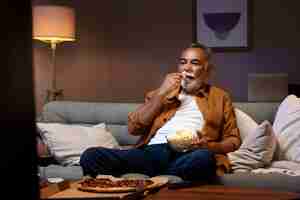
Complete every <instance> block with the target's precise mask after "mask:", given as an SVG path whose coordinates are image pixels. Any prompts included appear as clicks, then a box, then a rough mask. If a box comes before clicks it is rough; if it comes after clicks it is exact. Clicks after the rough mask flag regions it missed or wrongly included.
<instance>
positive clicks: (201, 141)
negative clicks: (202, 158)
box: [191, 136, 208, 149]
mask: <svg viewBox="0 0 300 200" xmlns="http://www.w3.org/2000/svg"><path fill="white" fill-rule="evenodd" d="M191 147H192V148H193V149H197V148H201V149H205V148H207V147H208V141H207V139H206V138H205V137H201V138H199V136H194V137H193V139H192V143H191Z"/></svg>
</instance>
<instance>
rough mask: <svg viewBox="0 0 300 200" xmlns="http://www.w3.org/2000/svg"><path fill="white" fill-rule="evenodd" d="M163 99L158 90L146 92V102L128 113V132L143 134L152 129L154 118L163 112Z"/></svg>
mask: <svg viewBox="0 0 300 200" xmlns="http://www.w3.org/2000/svg"><path fill="white" fill-rule="evenodd" d="M162 106H163V104H162V99H161V98H160V97H159V96H158V95H156V91H155V90H154V91H151V92H149V93H147V94H146V96H145V102H144V104H142V105H140V106H139V107H138V108H137V109H136V110H135V111H134V112H130V113H129V114H128V132H129V133H130V134H132V135H143V134H146V133H148V132H149V131H150V128H151V127H152V124H153V121H154V119H155V118H156V117H157V116H158V115H159V114H160V113H161V109H162Z"/></svg>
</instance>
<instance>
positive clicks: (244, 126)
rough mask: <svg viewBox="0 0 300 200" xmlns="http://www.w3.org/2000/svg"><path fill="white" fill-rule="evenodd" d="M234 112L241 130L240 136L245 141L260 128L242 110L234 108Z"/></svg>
mask: <svg viewBox="0 0 300 200" xmlns="http://www.w3.org/2000/svg"><path fill="white" fill-rule="evenodd" d="M234 112H235V116H236V123H237V126H238V128H239V130H240V136H241V139H242V141H243V140H244V138H245V137H246V136H247V135H248V134H249V133H252V132H253V131H254V130H255V129H256V128H257V127H258V124H257V123H256V121H254V120H253V119H252V118H251V117H250V116H249V115H248V114H246V113H245V112H243V111H242V110H240V109H238V108H234Z"/></svg>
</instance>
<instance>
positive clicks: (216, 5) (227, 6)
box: [193, 0, 251, 51]
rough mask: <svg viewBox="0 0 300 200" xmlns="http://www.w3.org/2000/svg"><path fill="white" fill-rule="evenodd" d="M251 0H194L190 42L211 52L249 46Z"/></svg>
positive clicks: (247, 47)
mask: <svg viewBox="0 0 300 200" xmlns="http://www.w3.org/2000/svg"><path fill="white" fill-rule="evenodd" d="M250 1H251V0H194V5H193V8H194V14H193V15H194V17H193V18H194V23H193V24H194V31H193V32H194V38H193V39H194V41H197V42H200V43H202V44H204V45H206V46H208V47H210V48H212V49H213V50H214V51H243V50H249V49H250V31H251V30H250V29H251V27H250V24H251V23H250V22H251V21H250V11H251V9H250Z"/></svg>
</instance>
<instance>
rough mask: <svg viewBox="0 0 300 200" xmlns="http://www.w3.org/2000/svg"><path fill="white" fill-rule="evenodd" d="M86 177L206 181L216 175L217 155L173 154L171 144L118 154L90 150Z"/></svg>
mask: <svg viewBox="0 0 300 200" xmlns="http://www.w3.org/2000/svg"><path fill="white" fill-rule="evenodd" d="M80 165H81V167H82V169H83V173H84V175H90V176H93V177H95V176H96V175H97V174H107V175H113V176H117V177H118V176H120V175H122V174H125V173H142V174H146V175H148V176H156V175H162V174H166V175H176V176H179V177H181V178H182V179H184V180H206V179H209V178H211V177H212V176H214V175H215V171H216V162H215V158H214V154H213V153H212V152H211V151H209V150H207V149H198V150H193V151H189V152H184V153H183V152H176V151H173V150H172V149H171V148H170V147H169V145H168V144H155V145H148V146H145V147H143V148H137V149H129V150H118V149H107V148H103V147H94V148H89V149H87V150H86V151H85V152H84V153H83V154H82V155H81V158H80Z"/></svg>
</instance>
